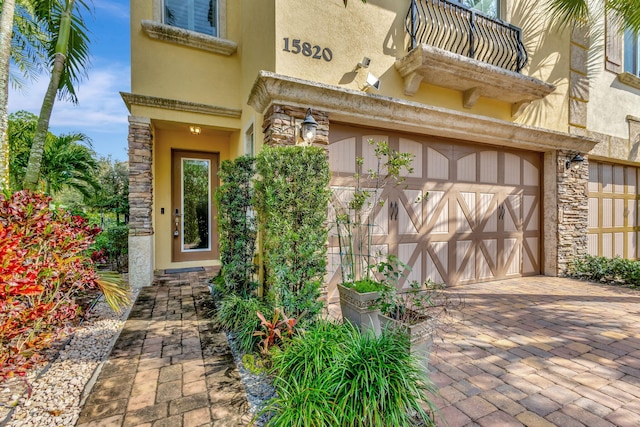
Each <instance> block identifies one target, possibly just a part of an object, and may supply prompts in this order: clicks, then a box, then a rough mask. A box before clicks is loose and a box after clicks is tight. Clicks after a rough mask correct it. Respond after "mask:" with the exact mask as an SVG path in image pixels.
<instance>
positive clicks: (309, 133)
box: [300, 108, 318, 145]
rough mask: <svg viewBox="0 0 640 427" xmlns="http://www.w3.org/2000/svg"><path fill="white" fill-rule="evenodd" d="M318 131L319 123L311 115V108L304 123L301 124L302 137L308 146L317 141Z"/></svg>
mask: <svg viewBox="0 0 640 427" xmlns="http://www.w3.org/2000/svg"><path fill="white" fill-rule="evenodd" d="M317 129H318V122H316V120H315V119H314V118H313V116H312V115H311V108H309V109H307V115H306V116H305V117H304V120H303V121H302V123H300V137H302V139H303V140H304V143H305V144H306V145H311V143H312V142H313V141H314V140H315V139H316V131H317Z"/></svg>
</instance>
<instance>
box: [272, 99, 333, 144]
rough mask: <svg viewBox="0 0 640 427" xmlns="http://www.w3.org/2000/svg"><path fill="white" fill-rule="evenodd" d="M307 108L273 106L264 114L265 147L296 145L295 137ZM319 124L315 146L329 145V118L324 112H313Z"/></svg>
mask: <svg viewBox="0 0 640 427" xmlns="http://www.w3.org/2000/svg"><path fill="white" fill-rule="evenodd" d="M306 114H307V108H303V107H291V106H285V105H271V106H269V108H267V111H265V113H264V121H263V123H262V132H263V133H264V144H265V145H295V143H296V140H295V135H296V132H297V129H298V127H299V126H300V122H302V120H304V118H305V116H306ZM311 115H312V116H313V118H314V119H315V120H316V122H318V129H317V131H316V140H315V142H314V144H315V145H324V146H326V145H328V144H329V116H328V114H327V113H325V112H323V111H317V110H313V109H312V110H311Z"/></svg>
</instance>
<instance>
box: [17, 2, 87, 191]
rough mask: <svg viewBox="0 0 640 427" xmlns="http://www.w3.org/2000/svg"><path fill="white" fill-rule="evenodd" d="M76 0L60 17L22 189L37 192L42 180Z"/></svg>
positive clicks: (68, 3) (67, 6) (67, 5)
mask: <svg viewBox="0 0 640 427" xmlns="http://www.w3.org/2000/svg"><path fill="white" fill-rule="evenodd" d="M74 2H75V0H67V2H66V5H65V9H64V11H63V12H62V14H61V16H60V29H59V31H58V42H57V43H56V53H55V56H54V59H53V69H52V70H51V80H50V81H49V87H48V88H47V92H46V94H45V96H44V99H43V100H42V107H41V109H40V116H39V117H38V125H37V127H36V132H35V135H34V136H33V144H32V145H31V152H30V154H29V163H28V164H27V171H26V173H25V177H24V181H23V183H22V188H24V189H26V190H32V191H35V190H36V188H37V185H38V180H39V178H40V168H41V166H42V153H43V152H44V143H45V141H46V139H47V134H48V133H49V121H50V119H51V112H52V111H53V104H54V103H55V101H56V95H57V93H58V88H59V87H60V78H61V77H62V73H63V72H64V67H65V61H66V60H67V48H68V46H69V33H70V31H71V13H72V11H73V4H74Z"/></svg>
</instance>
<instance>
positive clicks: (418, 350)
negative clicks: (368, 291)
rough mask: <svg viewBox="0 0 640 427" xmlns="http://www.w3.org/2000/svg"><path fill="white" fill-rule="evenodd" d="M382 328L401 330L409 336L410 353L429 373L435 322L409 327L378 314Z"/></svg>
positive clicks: (430, 321)
mask: <svg viewBox="0 0 640 427" xmlns="http://www.w3.org/2000/svg"><path fill="white" fill-rule="evenodd" d="M378 317H379V321H378V323H379V324H380V328H381V329H384V328H399V329H402V330H403V331H405V332H407V333H408V334H409V342H410V344H409V351H411V354H413V355H414V356H416V357H418V358H419V359H420V361H421V363H422V365H423V366H424V369H425V372H428V371H429V355H430V354H431V346H432V344H433V334H434V332H435V321H434V320H432V319H428V320H425V321H422V322H418V323H416V324H414V325H408V324H406V323H402V322H400V321H398V320H395V319H392V318H391V317H388V316H385V315H384V314H382V313H379V314H378Z"/></svg>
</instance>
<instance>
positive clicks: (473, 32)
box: [406, 0, 528, 73]
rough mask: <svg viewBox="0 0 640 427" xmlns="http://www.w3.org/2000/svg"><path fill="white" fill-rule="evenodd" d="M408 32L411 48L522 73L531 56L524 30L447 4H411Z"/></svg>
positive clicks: (434, 0) (441, 0) (418, 0)
mask: <svg viewBox="0 0 640 427" xmlns="http://www.w3.org/2000/svg"><path fill="white" fill-rule="evenodd" d="M406 28H407V31H408V32H409V35H410V37H411V48H412V49H413V48H414V47H416V46H417V45H418V44H421V43H426V44H428V45H431V46H434V47H437V48H440V49H444V50H447V51H449V52H453V53H457V54H459V55H464V56H467V57H469V58H473V59H476V60H478V61H482V62H486V63H488V64H492V65H495V66H497V67H500V68H504V69H507V70H511V71H515V72H518V73H519V72H520V71H521V70H522V68H523V67H524V66H525V65H526V64H527V61H528V55H527V51H526V49H525V47H524V44H523V43H522V30H521V29H520V28H518V27H516V26H515V25H511V24H509V23H506V22H503V21H501V20H500V19H496V18H490V17H488V16H485V15H484V14H482V13H480V12H477V11H474V10H472V9H468V8H466V7H464V6H462V5H460V4H457V3H454V2H451V1H447V0H411V7H410V8H409V12H408V13H407V19H406Z"/></svg>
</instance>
